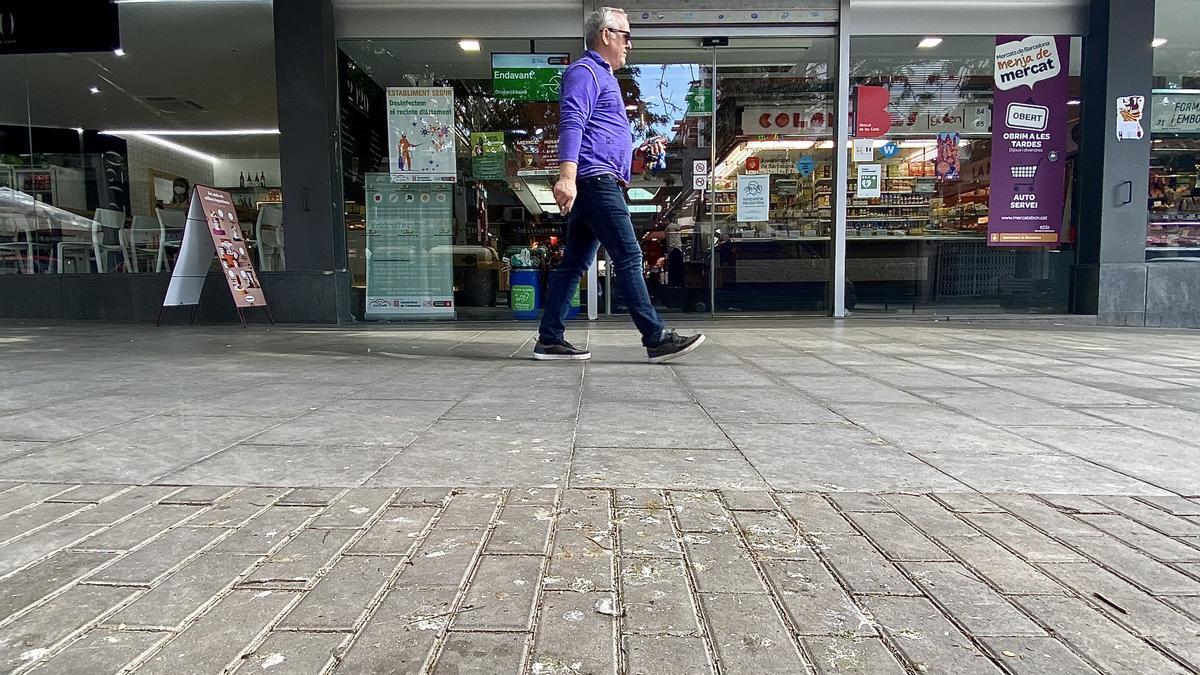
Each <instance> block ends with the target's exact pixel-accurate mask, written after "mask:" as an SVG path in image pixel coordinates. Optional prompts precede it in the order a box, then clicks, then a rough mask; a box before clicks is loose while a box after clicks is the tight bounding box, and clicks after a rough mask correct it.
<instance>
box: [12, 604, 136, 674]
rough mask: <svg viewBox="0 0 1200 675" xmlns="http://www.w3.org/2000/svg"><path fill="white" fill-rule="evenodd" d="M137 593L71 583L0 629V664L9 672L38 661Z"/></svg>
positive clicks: (91, 626)
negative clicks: (68, 586)
mask: <svg viewBox="0 0 1200 675" xmlns="http://www.w3.org/2000/svg"><path fill="white" fill-rule="evenodd" d="M136 593H137V591H136V590H135V589H132V588H112V587H104V586H78V585H77V586H72V587H71V588H69V589H68V590H67V591H66V592H64V593H63V594H61V595H59V596H58V597H56V598H54V599H53V600H51V601H50V602H47V603H46V604H44V605H40V606H38V607H37V608H35V609H33V610H31V611H29V612H27V613H25V614H23V615H21V616H20V617H18V618H17V619H15V620H13V621H12V622H10V623H8V624H7V625H5V626H4V627H3V628H0V664H3V667H4V668H5V669H6V670H7V671H8V672H12V671H13V670H15V669H16V668H18V667H21V666H25V665H28V664H29V663H31V662H34V661H37V660H38V659H40V658H42V657H43V656H46V655H47V654H49V653H50V652H52V651H53V650H54V649H56V648H57V646H58V645H59V643H60V642H62V641H64V640H66V639H67V638H69V637H71V636H72V635H74V634H76V633H79V632H83V631H85V630H87V629H90V628H93V627H94V626H95V623H96V622H98V621H100V620H101V618H102V617H103V616H105V615H106V614H107V613H109V612H111V611H112V610H114V609H116V608H117V607H118V606H120V604H121V603H123V602H125V601H126V600H128V599H129V598H131V597H133V596H134V595H135V594H136Z"/></svg>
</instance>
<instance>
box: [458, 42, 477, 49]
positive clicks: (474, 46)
mask: <svg viewBox="0 0 1200 675" xmlns="http://www.w3.org/2000/svg"><path fill="white" fill-rule="evenodd" d="M458 46H459V48H460V49H462V50H463V51H464V52H477V51H479V40H459V41H458Z"/></svg>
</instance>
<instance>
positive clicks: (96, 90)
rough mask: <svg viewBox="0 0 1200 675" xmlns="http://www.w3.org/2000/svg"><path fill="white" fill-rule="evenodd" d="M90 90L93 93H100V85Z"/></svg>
mask: <svg viewBox="0 0 1200 675" xmlns="http://www.w3.org/2000/svg"><path fill="white" fill-rule="evenodd" d="M88 91H90V92H92V93H93V94H99V93H100V87H92V88H90V89H88Z"/></svg>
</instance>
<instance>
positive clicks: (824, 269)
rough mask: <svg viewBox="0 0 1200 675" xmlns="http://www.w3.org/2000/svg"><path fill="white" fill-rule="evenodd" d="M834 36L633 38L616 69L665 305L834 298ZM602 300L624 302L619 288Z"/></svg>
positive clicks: (641, 223)
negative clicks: (719, 40)
mask: <svg viewBox="0 0 1200 675" xmlns="http://www.w3.org/2000/svg"><path fill="white" fill-rule="evenodd" d="M835 45H836V43H835V40H834V39H833V38H824V37H818V38H762V37H759V38H731V39H729V41H728V44H727V45H724V46H720V47H704V46H702V45H701V41H700V39H699V38H659V39H652V40H640V41H637V42H636V43H635V48H634V49H633V50H632V51H631V53H630V61H629V64H628V66H627V67H626V68H625V69H624V70H622V71H621V72H619V73H618V78H619V79H620V80H621V83H622V89H623V91H624V94H625V97H626V103H627V105H626V108H627V110H628V112H629V116H630V127H631V132H632V133H633V136H634V147H635V153H634V162H633V173H634V176H633V181H632V183H631V185H630V187H629V191H628V203H629V207H630V211H631V215H632V217H633V221H634V227H635V229H636V230H637V232H638V236H639V238H640V240H641V241H642V250H643V256H644V260H645V267H644V269H645V272H646V279H647V286H648V287H649V289H650V295H651V299H652V300H653V302H654V304H655V306H656V308H657V309H658V310H659V312H660V313H664V314H670V313H675V312H679V313H689V314H710V313H727V314H743V313H748V314H761V313H776V312H783V313H806V312H813V313H826V312H827V311H828V307H829V304H828V296H829V280H830V278H831V275H832V269H831V267H832V266H831V234H832V231H833V221H832V217H833V215H832V214H833V211H832V194H831V193H832V190H833V186H834V183H833V179H832V177H833V161H834V152H833V146H834V143H833V135H834V123H835V120H834V112H833V111H834V84H835V83H834V80H833V75H832V67H831V65H830V64H831V62H832V59H833V57H834V55H835V54H836V50H835ZM602 272H603V268H602ZM609 287H610V286H609V285H608V284H602V288H604V289H607V288H609ZM614 290H615V289H614ZM602 307H610V308H611V310H612V311H613V312H621V311H624V307H623V305H622V303H621V299H620V297H619V295H617V294H615V293H614V294H612V295H611V296H609V297H608V299H607V302H602Z"/></svg>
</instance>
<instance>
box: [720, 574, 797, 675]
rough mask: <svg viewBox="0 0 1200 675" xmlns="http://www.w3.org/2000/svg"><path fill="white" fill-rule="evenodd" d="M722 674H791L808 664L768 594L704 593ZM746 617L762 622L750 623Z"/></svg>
mask: <svg viewBox="0 0 1200 675" xmlns="http://www.w3.org/2000/svg"><path fill="white" fill-rule="evenodd" d="M700 604H701V606H702V607H703V609H704V614H705V619H706V621H707V622H708V625H709V627H710V631H711V632H712V635H713V648H714V650H715V652H716V656H717V662H718V663H719V664H720V668H721V672H722V673H792V672H799V671H801V670H803V669H804V665H805V661H804V658H803V657H802V656H801V655H800V653H799V651H798V649H797V647H796V643H795V641H794V640H793V638H792V637H791V635H790V634H789V631H788V630H787V628H786V626H785V625H784V624H783V622H782V620H781V617H780V615H779V613H778V612H777V611H776V609H775V606H774V605H773V604H772V603H771V599H770V596H768V595H765V594H757V593H753V594H722V593H701V594H700ZM746 616H755V617H758V618H759V619H760V620H758V621H755V622H747V621H746V620H745V617H746Z"/></svg>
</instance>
